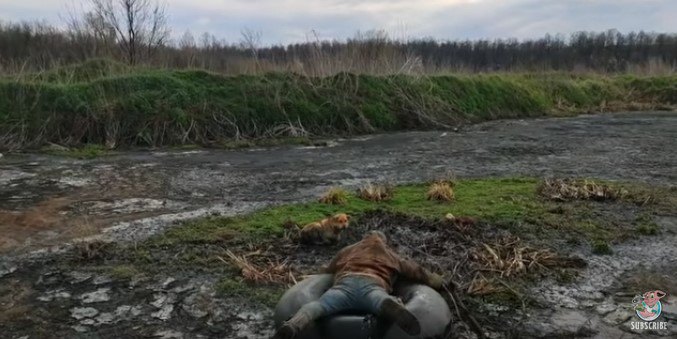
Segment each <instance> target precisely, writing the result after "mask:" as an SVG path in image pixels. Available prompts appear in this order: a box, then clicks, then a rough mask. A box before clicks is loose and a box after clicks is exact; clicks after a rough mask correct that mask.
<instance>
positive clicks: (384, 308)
mask: <svg viewBox="0 0 677 339" xmlns="http://www.w3.org/2000/svg"><path fill="white" fill-rule="evenodd" d="M379 316H380V317H382V318H384V319H386V320H388V321H391V322H394V323H395V324H397V326H398V327H399V328H401V329H402V330H403V331H404V332H406V333H407V334H408V335H411V336H415V335H419V334H420V333H421V324H419V322H418V319H416V316H414V315H413V314H412V313H411V312H409V310H407V309H406V308H405V307H404V305H402V304H400V303H398V302H397V301H395V300H394V299H386V300H384V301H383V304H382V305H381V310H380V311H379Z"/></svg>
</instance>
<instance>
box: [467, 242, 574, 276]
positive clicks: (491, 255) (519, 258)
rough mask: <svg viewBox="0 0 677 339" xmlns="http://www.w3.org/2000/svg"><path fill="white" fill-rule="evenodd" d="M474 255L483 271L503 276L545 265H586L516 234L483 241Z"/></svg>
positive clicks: (525, 271) (522, 272) (514, 274)
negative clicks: (540, 247) (537, 246)
mask: <svg viewBox="0 0 677 339" xmlns="http://www.w3.org/2000/svg"><path fill="white" fill-rule="evenodd" d="M472 257H473V259H474V260H476V261H477V262H479V263H480V264H481V265H482V266H483V268H482V270H483V271H491V272H496V273H498V274H499V275H500V276H501V277H511V276H518V275H521V274H524V273H527V272H528V271H531V270H536V269H540V268H544V267H554V266H569V267H575V266H577V267H581V266H585V262H584V261H583V260H581V259H574V258H562V257H560V256H558V255H557V254H556V253H554V252H552V251H550V250H548V249H535V248H532V247H530V246H527V245H525V244H524V243H523V242H522V240H521V239H520V238H519V237H516V236H509V237H503V238H500V239H498V240H497V241H496V242H495V243H492V244H487V243H483V244H482V245H481V246H479V247H478V248H475V250H474V251H473V252H472ZM565 261H566V262H565Z"/></svg>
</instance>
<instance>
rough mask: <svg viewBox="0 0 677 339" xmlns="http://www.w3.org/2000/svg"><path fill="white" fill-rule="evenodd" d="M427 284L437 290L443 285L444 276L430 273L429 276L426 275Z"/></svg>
mask: <svg viewBox="0 0 677 339" xmlns="http://www.w3.org/2000/svg"><path fill="white" fill-rule="evenodd" d="M428 285H430V287H432V288H434V289H436V290H439V289H441V288H442V286H443V285H444V278H442V276H441V275H439V274H437V273H431V274H430V276H428Z"/></svg>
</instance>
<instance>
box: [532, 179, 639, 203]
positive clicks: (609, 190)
mask: <svg viewBox="0 0 677 339" xmlns="http://www.w3.org/2000/svg"><path fill="white" fill-rule="evenodd" d="M537 192H538V194H540V195H541V196H544V197H546V198H548V199H550V200H557V201H571V200H597V201H604V200H618V199H622V198H624V197H625V196H627V195H628V192H627V191H626V190H624V189H622V188H616V187H612V186H610V185H607V184H600V183H597V182H595V181H592V180H574V179H545V180H543V182H541V184H540V185H539V186H538V188H537Z"/></svg>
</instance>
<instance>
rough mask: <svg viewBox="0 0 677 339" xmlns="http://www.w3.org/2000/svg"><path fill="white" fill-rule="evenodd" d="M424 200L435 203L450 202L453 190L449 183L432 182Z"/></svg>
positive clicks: (452, 198) (452, 197)
mask: <svg viewBox="0 0 677 339" xmlns="http://www.w3.org/2000/svg"><path fill="white" fill-rule="evenodd" d="M426 198H427V199H428V200H435V201H452V200H454V189H453V188H452V186H451V184H450V183H449V182H446V181H437V182H433V183H432V184H430V188H428V192H426Z"/></svg>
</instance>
